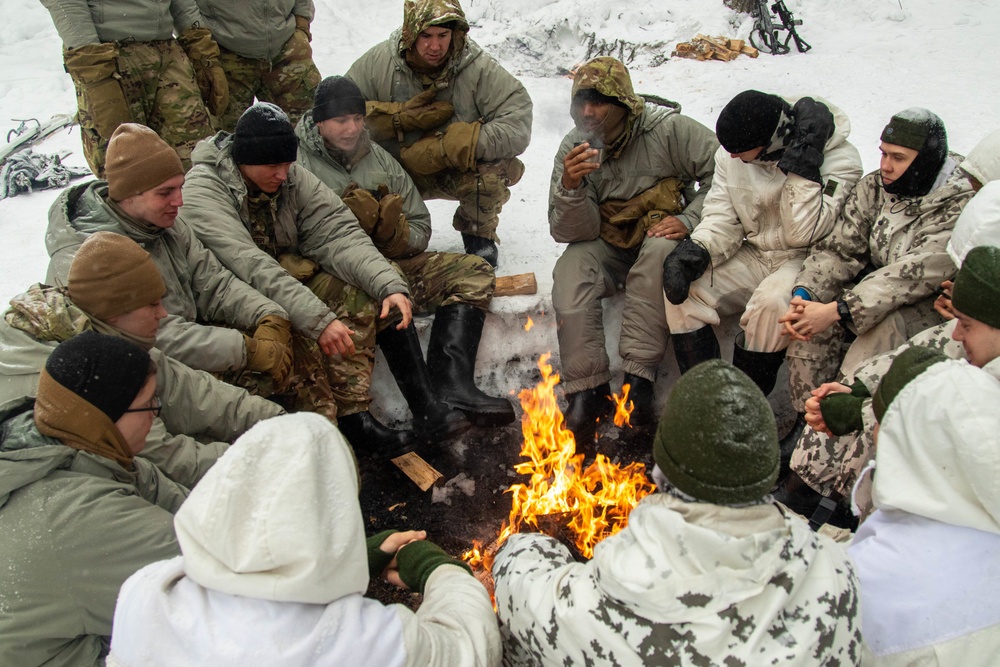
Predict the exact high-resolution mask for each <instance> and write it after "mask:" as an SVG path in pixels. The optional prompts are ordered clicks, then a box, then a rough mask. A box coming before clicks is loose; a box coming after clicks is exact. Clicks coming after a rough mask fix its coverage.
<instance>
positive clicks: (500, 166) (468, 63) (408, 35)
mask: <svg viewBox="0 0 1000 667" xmlns="http://www.w3.org/2000/svg"><path fill="white" fill-rule="evenodd" d="M468 32H469V23H468V21H466V19H465V13H464V12H463V11H462V7H461V6H460V5H459V3H458V1H457V0H405V1H404V2H403V25H402V27H401V28H399V29H398V30H396V31H395V32H393V33H392V35H391V36H390V37H389V39H388V40H386V41H385V42H382V43H381V44H378V45H376V46H374V47H372V48H371V49H370V50H369V51H368V52H367V53H365V54H364V55H363V56H361V57H360V58H358V60H357V61H356V62H355V63H354V64H353V65H351V68H350V69H349V70H348V72H347V77H348V78H349V79H351V80H352V81H354V82H355V83H356V84H357V85H358V87H359V88H360V89H361V92H362V93H363V94H364V96H365V98H366V99H367V100H368V105H367V113H368V126H369V129H370V130H371V132H372V138H373V139H374V140H375V141H377V142H378V143H379V144H380V145H381V146H382V147H383V148H385V149H386V150H387V151H389V153H390V154H391V155H392V156H393V157H395V158H397V159H398V160H399V161H400V162H401V163H402V165H403V167H404V168H405V169H406V171H407V173H409V175H410V176H411V177H412V178H413V181H414V182H415V183H416V185H417V188H418V189H419V191H420V194H421V196H422V197H424V198H425V199H447V200H451V201H458V202H459V205H458V209H457V210H456V211H455V217H454V223H453V224H454V227H455V229H457V230H458V231H460V232H461V233H462V240H463V242H464V244H465V250H466V252H467V253H469V254H472V255H478V256H480V257H482V258H483V259H485V260H487V261H488V262H489V263H490V264H492V265H493V266H494V267H496V266H497V261H498V251H497V247H496V243H497V241H498V240H499V237H498V236H497V232H496V230H497V225H498V224H499V222H500V218H499V216H500V210H501V208H502V207H503V205H504V204H505V203H506V202H507V200H508V199H510V190H509V189H508V188H509V186H511V185H514V184H515V183H517V182H518V181H519V180H520V179H521V176H522V174H523V173H524V165H523V164H521V161H520V160H518V159H517V156H518V155H520V154H521V153H522V152H524V149H525V148H527V147H528V141H529V140H530V138H531V99H530V98H529V97H528V92H527V91H526V90H525V89H524V86H523V85H521V82H520V81H518V80H517V79H515V78H514V77H513V76H512V75H511V74H510V73H509V72H508V71H507V70H505V69H504V68H503V67H501V66H500V64H499V63H498V62H497V61H496V60H494V59H493V58H492V57H491V56H490V55H489V54H487V53H486V52H485V51H483V49H482V47H480V46H479V45H478V44H476V42H474V41H473V40H472V39H471V38H469V36H468Z"/></svg>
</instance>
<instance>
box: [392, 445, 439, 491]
mask: <svg viewBox="0 0 1000 667" xmlns="http://www.w3.org/2000/svg"><path fill="white" fill-rule="evenodd" d="M392 462H393V464H394V465H395V466H396V467H397V468H399V469H400V470H402V471H403V474H404V475H406V476H407V477H409V478H410V481H411V482H413V483H414V484H416V485H417V486H418V487H420V490H421V491H426V490H427V489H429V488H431V487H432V486H434V484H435V483H436V482H437V481H438V480H439V479H441V478H442V477H444V475H442V474H441V473H440V472H438V471H437V470H435V469H434V467H433V466H432V465H431V464H430V463H428V462H427V461H425V460H423V459H422V458H421V457H420V455H419V454H417V453H416V452H407V453H406V454H403V455H402V456H397V457H396V458H394V459H392Z"/></svg>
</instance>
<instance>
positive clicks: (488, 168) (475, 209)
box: [410, 157, 524, 242]
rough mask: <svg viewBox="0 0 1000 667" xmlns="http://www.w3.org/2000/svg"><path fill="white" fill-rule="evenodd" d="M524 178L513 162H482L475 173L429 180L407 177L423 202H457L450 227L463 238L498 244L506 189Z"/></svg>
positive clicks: (438, 175) (447, 173)
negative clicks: (485, 239) (484, 240)
mask: <svg viewBox="0 0 1000 667" xmlns="http://www.w3.org/2000/svg"><path fill="white" fill-rule="evenodd" d="M523 175H524V164H522V163H521V161H520V160H518V159H517V158H516V157H515V158H505V159H503V160H497V161H495V162H481V163H479V164H478V165H477V166H476V171H453V170H447V171H440V172H438V173H436V174H432V175H430V176H421V175H420V174H410V177H411V178H412V179H413V182H414V183H415V184H416V186H417V189H418V190H419V191H420V196H421V197H423V198H424V199H447V200H450V201H457V202H458V210H456V211H455V218H454V221H453V222H452V226H453V227H454V228H455V229H457V230H458V231H460V232H462V233H464V234H471V235H472V236H482V237H485V238H488V239H491V240H493V241H495V242H498V241H499V240H500V238H499V237H498V236H497V233H496V230H497V226H498V225H499V224H500V210H501V209H502V208H503V205H504V204H506V203H507V200H509V199H510V190H509V186H511V185H516V184H517V182H518V181H520V180H521V176H523Z"/></svg>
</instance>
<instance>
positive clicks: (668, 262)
mask: <svg viewBox="0 0 1000 667" xmlns="http://www.w3.org/2000/svg"><path fill="white" fill-rule="evenodd" d="M711 263H712V256H711V255H709V254H708V251H707V250H705V249H704V248H703V247H701V246H700V245H698V244H697V243H695V242H694V241H692V240H691V238H690V237H688V238H686V239H684V240H683V241H681V242H680V243H678V244H677V247H676V248H674V249H673V250H672V251H671V252H670V254H669V255H667V258H666V259H665V260H663V292H664V293H665V294H666V295H667V300H668V301H670V303H672V304H674V305H675V306H678V305H680V304H682V303H684V302H685V301H686V300H687V298H688V290H689V289H690V287H691V283H693V282H694V281H695V280H697V279H698V278H700V277H701V275H702V274H703V273H705V269H707V268H708V265H709V264H711Z"/></svg>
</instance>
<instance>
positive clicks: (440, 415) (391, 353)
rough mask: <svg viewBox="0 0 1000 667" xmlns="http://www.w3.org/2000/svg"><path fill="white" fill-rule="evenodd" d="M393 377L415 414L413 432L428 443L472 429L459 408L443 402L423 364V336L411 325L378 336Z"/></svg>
mask: <svg viewBox="0 0 1000 667" xmlns="http://www.w3.org/2000/svg"><path fill="white" fill-rule="evenodd" d="M375 342H376V343H378V346H379V348H381V349H382V354H383V355H384V356H385V360H386V362H388V364H389V370H390V371H392V376H393V377H394V378H396V384H397V385H398V386H399V390H400V391H401V392H402V393H403V398H405V399H406V404H407V405H409V406H410V412H412V413H413V431H414V432H415V433H416V434H417V437H419V438H420V439H421V440H423V441H424V442H426V443H427V444H431V445H433V444H437V443H439V442H441V441H443V440H451V439H452V438H457V437H458V436H460V435H462V434H463V433H465V432H467V431H468V430H469V429H470V428H472V423H471V422H469V420H468V419H466V418H465V415H464V414H462V413H461V412H460V411H458V410H452V409H451V408H449V407H448V406H447V405H445V404H444V403H442V402H441V401H440V400H439V399H438V397H437V396H436V395H435V393H434V387H433V385H432V384H431V375H430V371H429V370H428V369H427V364H426V363H424V355H423V352H422V351H421V349H420V339H419V338H417V331H416V329H414V328H413V326H412V325H410V326H408V327H406V328H405V329H396V327H394V326H390V327H389V328H388V329H386V330H385V331H381V332H379V333H378V335H376V336H375Z"/></svg>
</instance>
